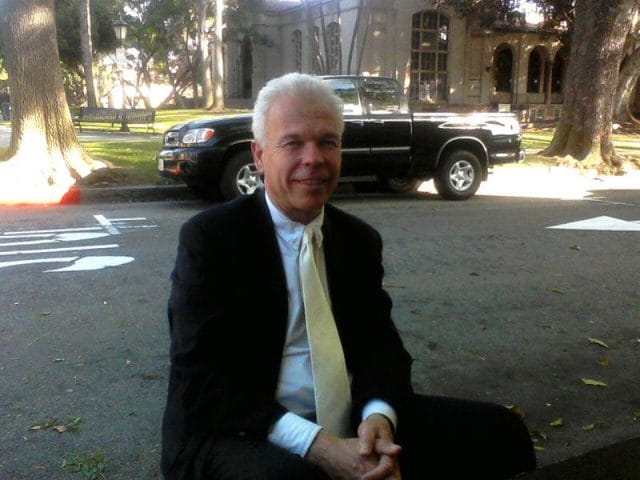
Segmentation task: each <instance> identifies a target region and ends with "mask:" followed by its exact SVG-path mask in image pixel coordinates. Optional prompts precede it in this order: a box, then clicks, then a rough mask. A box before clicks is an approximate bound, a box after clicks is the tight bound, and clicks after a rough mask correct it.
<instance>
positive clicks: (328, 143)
mask: <svg viewBox="0 0 640 480" xmlns="http://www.w3.org/2000/svg"><path fill="white" fill-rule="evenodd" d="M320 145H322V146H323V147H324V148H338V142H337V140H323V141H322V142H321V143H320Z"/></svg>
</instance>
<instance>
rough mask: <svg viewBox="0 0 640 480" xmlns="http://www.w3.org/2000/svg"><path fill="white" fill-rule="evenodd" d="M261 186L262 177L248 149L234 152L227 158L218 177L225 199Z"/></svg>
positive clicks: (245, 193) (244, 193) (247, 193)
mask: <svg viewBox="0 0 640 480" xmlns="http://www.w3.org/2000/svg"><path fill="white" fill-rule="evenodd" d="M261 186H262V177H261V174H260V172H259V171H258V169H257V168H256V165H255V163H253V155H252V154H251V152H250V151H248V150H245V151H243V152H239V153H236V154H235V155H234V156H232V157H231V158H230V159H229V162H228V163H227V166H226V167H225V168H224V171H223V172H222V178H221V179H220V191H221V192H222V196H223V197H224V199H225V200H231V199H233V198H236V197H239V196H240V195H249V194H251V193H253V192H254V191H255V190H256V189H257V188H259V187H261Z"/></svg>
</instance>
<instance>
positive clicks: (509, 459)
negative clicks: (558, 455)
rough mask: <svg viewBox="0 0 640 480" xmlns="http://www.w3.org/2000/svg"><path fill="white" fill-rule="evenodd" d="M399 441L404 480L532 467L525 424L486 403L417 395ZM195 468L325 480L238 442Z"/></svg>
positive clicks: (215, 448) (225, 478) (204, 474)
mask: <svg viewBox="0 0 640 480" xmlns="http://www.w3.org/2000/svg"><path fill="white" fill-rule="evenodd" d="M396 442H397V443H398V444H399V445H401V446H402V448H403V450H402V454H401V457H400V468H401V471H402V477H403V479H404V480H423V479H458V478H477V479H487V480H490V479H506V478H510V477H512V476H514V475H516V474H517V473H520V472H523V471H526V470H532V469H534V468H535V465H536V460H535V454H534V451H533V446H532V443H531V438H530V436H529V432H528V431H527V429H526V427H525V425H524V423H523V422H522V421H521V420H520V418H519V417H518V416H516V415H515V414H513V413H512V412H510V411H509V410H507V409H506V408H504V407H502V406H500V405H495V404H491V403H484V402H475V401H469V400H461V399H454V398H448V397H434V396H421V395H416V396H415V401H414V402H413V405H412V406H411V408H410V409H409V411H407V412H402V413H401V416H400V420H399V424H398V431H397V435H396ZM194 467H195V468H194V470H195V471H197V473H196V476H197V477H198V478H202V479H207V480H328V477H327V475H325V473H324V472H323V471H321V470H320V469H319V468H317V467H316V466H314V465H312V464H311V463H309V462H307V461H306V460H304V459H303V458H300V457H299V456H297V455H293V454H291V453H289V452H287V451H285V450H283V449H281V448H279V447H276V446H275V445H272V444H271V443H269V442H267V441H256V440H249V439H241V438H229V439H224V440H218V441H216V442H214V443H211V444H208V445H206V446H205V447H204V449H203V451H201V452H200V455H199V456H198V465H195V466H194ZM194 473H195V472H194Z"/></svg>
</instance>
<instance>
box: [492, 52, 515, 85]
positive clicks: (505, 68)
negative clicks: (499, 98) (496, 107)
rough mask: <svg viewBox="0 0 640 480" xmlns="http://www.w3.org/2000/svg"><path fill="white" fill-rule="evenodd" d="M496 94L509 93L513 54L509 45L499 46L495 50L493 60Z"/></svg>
mask: <svg viewBox="0 0 640 480" xmlns="http://www.w3.org/2000/svg"><path fill="white" fill-rule="evenodd" d="M493 71H494V74H495V88H496V92H506V93H511V78H512V76H513V53H512V52H511V47H509V45H500V46H499V47H498V48H496V50H495V54H494V58H493Z"/></svg>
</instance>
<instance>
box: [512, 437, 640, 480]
mask: <svg viewBox="0 0 640 480" xmlns="http://www.w3.org/2000/svg"><path fill="white" fill-rule="evenodd" d="M516 478H517V479H518V480H638V479H640V437H638V438H634V439H631V440H627V441H624V442H620V443H616V444H615V445H610V446H607V447H604V448H600V449H598V450H594V451H592V452H588V453H585V454H584V455H580V456H579V457H575V458H570V459H568V460H565V461H564V462H560V463H557V464H554V465H549V466H547V467H544V468H540V469H538V470H535V471H533V472H529V473H525V474H522V475H518V476H517V477H516Z"/></svg>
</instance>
